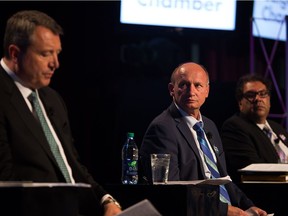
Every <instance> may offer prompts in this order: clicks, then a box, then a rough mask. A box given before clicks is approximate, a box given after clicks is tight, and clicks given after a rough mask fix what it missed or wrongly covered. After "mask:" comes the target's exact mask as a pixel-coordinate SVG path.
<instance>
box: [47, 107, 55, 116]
mask: <svg viewBox="0 0 288 216" xmlns="http://www.w3.org/2000/svg"><path fill="white" fill-rule="evenodd" d="M47 115H48V116H53V115H54V110H53V108H52V107H48V109H47Z"/></svg>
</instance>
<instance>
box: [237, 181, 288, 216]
mask: <svg viewBox="0 0 288 216" xmlns="http://www.w3.org/2000/svg"><path fill="white" fill-rule="evenodd" d="M238 186H239V188H240V189H241V190H242V191H243V192H244V193H245V194H246V195H247V196H248V197H249V198H250V199H251V200H253V202H254V204H255V205H256V206H258V207H260V208H262V209H264V210H265V211H266V212H267V213H274V214H275V216H287V215H288V208H287V199H286V198H285V197H286V194H288V182H267V181H258V182H257V181H253V182H252V181H251V182H246V183H239V184H238Z"/></svg>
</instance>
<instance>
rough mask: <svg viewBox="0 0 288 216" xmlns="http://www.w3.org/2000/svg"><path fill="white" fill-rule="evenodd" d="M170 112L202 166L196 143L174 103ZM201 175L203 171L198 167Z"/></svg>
mask: <svg viewBox="0 0 288 216" xmlns="http://www.w3.org/2000/svg"><path fill="white" fill-rule="evenodd" d="M170 111H171V114H172V116H173V117H174V119H175V121H176V122H177V124H176V125H177V128H178V129H179V131H180V133H181V134H182V135H183V137H184V139H185V140H186V142H187V143H188V145H189V146H190V148H191V149H192V151H193V152H194V154H195V155H196V157H197V159H198V161H199V164H202V159H201V157H200V154H199V150H198V148H197V145H196V142H195V140H194V137H193V135H192V133H191V131H190V129H189V127H188V125H187V123H186V122H185V121H184V120H183V119H182V116H181V114H180V113H179V111H178V109H177V108H176V107H175V105H174V103H173V104H172V105H171V106H170ZM200 168H201V171H202V174H203V176H204V169H203V166H200Z"/></svg>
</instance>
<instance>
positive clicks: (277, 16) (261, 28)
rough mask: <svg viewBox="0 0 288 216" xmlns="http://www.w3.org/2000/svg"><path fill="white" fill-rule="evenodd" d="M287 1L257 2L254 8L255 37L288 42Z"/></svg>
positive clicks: (261, 0) (263, 0)
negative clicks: (287, 29)
mask: <svg viewBox="0 0 288 216" xmlns="http://www.w3.org/2000/svg"><path fill="white" fill-rule="evenodd" d="M286 15H288V1H287V0H256V1H255V2H254V6H253V36H256V37H262V38H267V39H273V40H282V41H285V40H286V22H285V16H286Z"/></svg>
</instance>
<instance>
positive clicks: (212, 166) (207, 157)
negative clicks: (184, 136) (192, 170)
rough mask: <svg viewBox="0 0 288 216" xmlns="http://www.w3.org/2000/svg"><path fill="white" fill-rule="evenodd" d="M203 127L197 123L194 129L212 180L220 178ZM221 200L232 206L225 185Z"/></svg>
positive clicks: (222, 189) (221, 189)
mask: <svg viewBox="0 0 288 216" xmlns="http://www.w3.org/2000/svg"><path fill="white" fill-rule="evenodd" d="M202 127H203V126H202V122H197V123H196V124H195V125H194V126H193V129H194V130H195V131H196V133H197V139H198V142H199V144H200V147H201V149H202V151H203V153H204V158H205V162H206V164H207V166H208V168H209V170H210V172H211V175H212V178H220V174H219V171H218V167H217V164H216V162H215V160H214V158H213V155H212V152H211V151H210V148H209V144H208V142H207V141H206V139H205V135H204V130H203V128H202ZM220 200H221V201H222V202H225V203H228V204H229V205H231V202H230V198H229V194H228V192H227V190H226V188H225V186H224V185H220Z"/></svg>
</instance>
